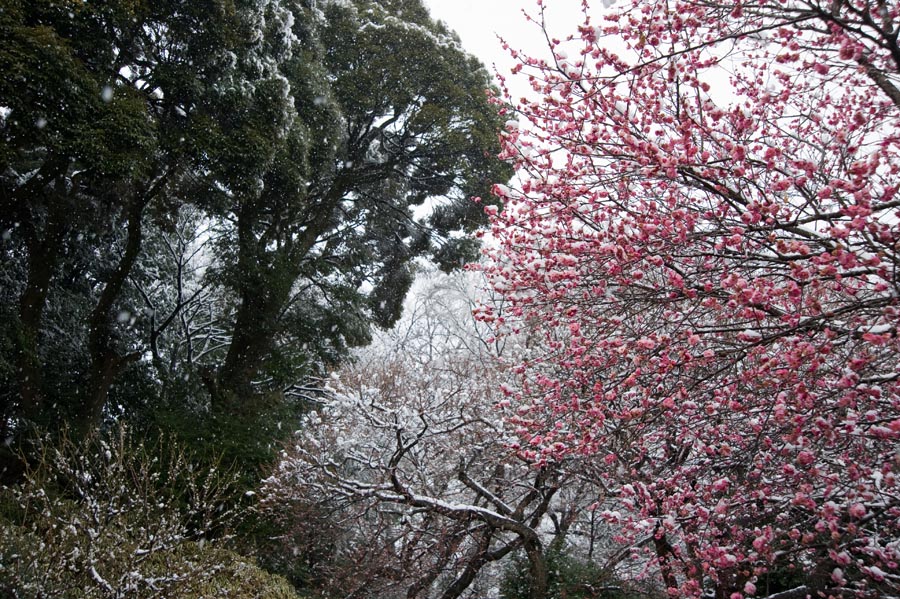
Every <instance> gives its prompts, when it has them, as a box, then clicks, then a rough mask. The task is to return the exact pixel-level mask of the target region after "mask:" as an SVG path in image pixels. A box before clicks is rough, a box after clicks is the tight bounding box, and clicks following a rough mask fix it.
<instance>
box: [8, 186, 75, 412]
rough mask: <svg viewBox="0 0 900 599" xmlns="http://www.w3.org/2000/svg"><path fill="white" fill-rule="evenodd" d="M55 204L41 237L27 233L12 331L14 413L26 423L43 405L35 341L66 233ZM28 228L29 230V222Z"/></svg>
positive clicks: (33, 232)
mask: <svg viewBox="0 0 900 599" xmlns="http://www.w3.org/2000/svg"><path fill="white" fill-rule="evenodd" d="M59 204H60V202H59V201H55V202H51V205H50V206H49V207H48V211H47V222H46V224H45V227H44V231H43V235H42V236H40V237H39V236H38V233H37V232H36V231H34V230H32V231H31V232H30V234H28V237H30V239H29V240H28V244H27V245H28V278H27V281H26V283H25V289H24V291H23V292H22V295H21V297H20V298H19V321H18V323H17V328H16V332H15V339H14V344H15V348H16V369H17V376H18V383H19V401H20V404H19V406H18V408H19V409H18V410H17V411H18V413H19V414H21V415H22V416H24V417H25V418H28V419H30V420H37V419H39V418H40V415H41V414H40V411H41V408H42V405H43V392H42V389H41V380H42V376H41V372H42V370H43V365H42V364H41V360H40V348H39V343H38V338H39V336H40V332H41V325H42V321H43V315H44V308H45V307H46V305H47V296H48V294H49V292H50V282H51V281H52V279H53V274H54V271H55V270H56V267H57V264H58V263H59V257H60V255H61V253H62V245H63V240H64V238H65V234H66V231H67V230H68V228H67V226H66V219H65V215H64V212H65V210H64V207H63V206H60V205H59ZM28 226H29V228H31V227H33V223H30V224H29V225H28ZM3 410H4V416H6V417H9V416H12V415H13V414H12V413H11V412H12V410H13V407H12V406H3Z"/></svg>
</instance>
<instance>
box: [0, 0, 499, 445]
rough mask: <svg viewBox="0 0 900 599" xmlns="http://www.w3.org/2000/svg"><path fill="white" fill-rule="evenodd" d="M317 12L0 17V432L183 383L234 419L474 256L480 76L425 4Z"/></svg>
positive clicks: (148, 11)
mask: <svg viewBox="0 0 900 599" xmlns="http://www.w3.org/2000/svg"><path fill="white" fill-rule="evenodd" d="M322 8H324V10H325V15H324V18H323V17H322V13H320V12H318V10H316V9H314V8H312V7H311V6H310V4H309V3H307V2H301V1H295V0H283V1H275V0H273V1H270V2H261V3H257V2H240V1H234V0H204V1H201V2H196V1H190V2H188V1H187V0H164V1H160V2H155V1H154V2H149V1H147V0H115V1H112V2H106V3H99V4H98V3H88V4H85V3H82V2H68V1H66V0H41V1H36V2H23V1H21V0H3V2H2V11H0V30H2V34H3V38H4V40H5V43H4V44H3V47H2V48H0V70H2V71H3V72H4V73H5V75H6V76H5V77H4V78H3V81H2V82H0V109H2V112H0V142H2V143H0V158H2V163H0V230H2V233H3V237H2V241H0V252H2V254H0V255H2V258H3V262H2V277H3V279H4V280H8V281H14V282H15V283H14V286H12V287H8V288H5V289H4V291H3V295H4V297H3V299H4V301H5V306H6V309H7V310H8V311H9V313H8V314H7V317H6V318H4V323H3V327H2V333H3V339H2V342H0V349H2V350H3V351H2V356H0V382H2V387H3V388H2V389H0V397H2V398H3V404H2V405H0V416H2V419H3V422H2V426H0V428H3V429H9V430H13V429H15V427H16V426H18V425H17V424H16V423H17V422H18V419H20V418H25V419H28V420H32V421H35V422H42V423H45V424H49V423H51V422H54V421H69V422H72V423H74V424H76V425H77V426H79V427H81V428H83V429H86V428H90V427H91V426H95V425H96V424H97V422H99V420H100V419H101V417H102V415H103V414H104V413H106V414H107V415H110V414H113V413H117V414H119V417H121V416H125V417H129V413H128V410H129V406H134V405H143V406H144V407H145V408H146V407H147V406H150V405H153V404H155V403H158V402H160V401H162V402H163V403H165V402H168V403H170V404H171V403H173V402H174V401H176V400H177V398H178V397H179V395H181V394H180V392H178V391H176V387H177V385H178V381H188V380H190V381H193V382H194V383H197V384H193V386H192V387H191V389H192V393H193V394H194V395H193V396H192V397H191V398H189V399H188V400H186V401H184V402H183V406H182V408H183V409H188V410H196V411H195V413H197V414H200V415H202V414H204V413H205V412H207V411H210V410H212V411H213V412H215V413H216V414H217V417H223V418H224V417H225V416H226V415H227V414H231V415H232V416H234V417H238V416H241V417H243V416H245V415H246V414H248V413H250V412H253V411H254V409H255V408H254V407H253V406H258V405H260V402H259V401H258V399H256V396H259V397H265V398H270V400H271V398H272V397H274V396H277V395H278V394H279V393H281V392H282V391H283V390H284V389H285V388H287V387H289V386H291V385H293V384H295V383H297V382H298V381H302V380H303V379H304V378H305V377H309V376H311V375H320V374H321V373H322V372H324V371H325V370H327V369H328V368H331V367H333V366H334V365H336V364H338V363H339V362H340V361H341V360H343V359H344V358H345V357H346V355H347V352H348V350H349V348H351V347H353V346H358V345H362V344H365V343H367V342H368V341H369V339H370V327H372V326H390V325H391V324H392V323H394V322H395V321H396V320H397V318H398V317H399V314H400V309H401V306H402V302H403V298H404V297H405V295H406V292H407V290H408V289H409V287H410V285H411V282H412V278H413V261H414V260H415V259H416V258H417V257H420V256H425V257H431V258H432V259H434V260H435V261H437V262H438V263H439V264H440V265H441V266H442V268H444V269H451V268H454V267H457V266H459V265H460V264H462V263H464V262H465V261H466V260H468V259H471V258H473V257H474V256H475V250H476V244H475V243H474V242H473V241H472V240H471V239H469V238H467V237H464V236H462V235H463V234H464V233H466V232H471V231H472V230H473V229H474V228H475V227H476V226H478V225H479V224H481V223H483V222H484V215H483V213H482V210H481V207H480V206H479V205H478V204H476V203H474V202H472V201H471V197H472V196H475V195H481V196H484V197H488V187H489V185H490V183H491V182H493V181H496V180H502V179H503V178H505V177H507V176H508V175H509V174H510V171H509V167H508V166H506V165H504V164H502V163H500V162H499V161H498V160H497V159H496V158H495V157H494V156H495V155H496V153H497V151H498V144H497V139H496V135H497V131H498V129H499V128H500V121H499V117H498V115H497V110H496V109H495V107H493V106H492V105H491V104H490V103H489V102H488V99H487V96H486V88H487V87H488V82H489V79H488V76H487V74H486V72H485V71H484V69H483V68H482V67H481V66H480V65H479V64H478V63H477V61H475V60H474V59H473V58H471V57H470V56H468V55H466V54H465V53H464V52H462V51H461V50H460V49H459V47H458V46H457V42H456V40H455V39H454V38H453V36H452V35H451V34H450V33H449V32H447V31H446V30H444V29H443V28H442V26H440V25H437V24H435V23H434V22H432V21H431V20H430V18H429V17H428V14H427V12H426V11H425V9H424V7H423V6H422V4H421V2H419V1H418V0H408V1H404V2H391V3H384V2H370V1H367V0H358V1H356V2H353V3H325V4H324V5H323V7H322ZM426 202H427V203H429V204H430V205H433V209H430V210H422V209H420V207H421V206H422V205H423V204H425V203H426ZM185 215H190V216H187V217H186V216H185ZM185 218H189V219H191V220H192V221H193V222H194V223H203V226H204V227H205V230H204V231H201V232H200V233H197V236H195V237H193V238H192V239H185V238H183V236H182V237H181V238H179V239H177V240H176V237H177V236H178V235H180V234H181V233H183V231H180V230H179V227H180V226H181V224H180V223H183V222H184V219H185ZM174 241H178V242H179V243H181V244H182V245H181V246H180V251H182V252H183V253H190V252H191V251H194V250H195V246H197V245H199V244H201V243H202V244H204V245H205V249H203V251H202V252H201V253H200V254H199V255H195V256H194V257H193V258H192V261H184V262H182V263H178V261H177V260H173V256H174V254H173V251H174V250H173V243H174ZM192 244H193V245H192ZM188 267H190V268H188ZM161 282H163V283H165V284H164V285H160V283H161ZM187 290H189V292H188V291H187ZM198 290H200V293H199V295H192V294H195V293H197V292H198ZM201 300H202V302H205V303H204V304H203V306H199V305H198V304H199V303H200V302H201ZM201 308H202V309H201ZM201 314H202V316H201ZM201 320H202V321H203V322H204V323H206V324H205V325H202V326H201V323H200V321H201ZM203 326H206V327H207V328H203ZM201 346H202V348H203V349H202V351H201V350H199V348H200V347H201ZM126 372H128V373H132V374H135V373H136V376H134V377H128V385H127V387H128V388H127V389H125V388H123V389H117V388H116V387H117V386H119V385H122V384H123V381H124V380H125V378H126V377H124V376H123V375H124V373H126ZM142 385H143V386H145V389H144V390H141V388H140V387H141V386H142ZM198 394H199V395H198ZM142 396H143V397H142ZM113 398H114V399H115V401H114V402H113V401H111V400H112V399H113ZM267 401H269V400H267ZM262 403H266V402H265V401H264V402H262ZM150 409H152V408H150Z"/></svg>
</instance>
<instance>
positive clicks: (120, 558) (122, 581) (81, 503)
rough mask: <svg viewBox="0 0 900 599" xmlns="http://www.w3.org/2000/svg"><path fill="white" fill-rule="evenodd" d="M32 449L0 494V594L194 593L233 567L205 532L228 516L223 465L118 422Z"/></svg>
mask: <svg viewBox="0 0 900 599" xmlns="http://www.w3.org/2000/svg"><path fill="white" fill-rule="evenodd" d="M35 449H36V451H35V457H34V458H33V460H32V461H31V463H32V466H31V467H30V468H29V469H28V471H27V472H26V476H25V479H24V481H23V482H22V483H21V484H19V485H16V486H12V487H5V488H3V489H2V495H0V504H2V505H0V594H3V593H5V594H6V595H4V596H7V595H8V596H12V597H38V596H39V597H85V598H87V597H104V598H106V597H125V596H130V597H136V596H139V597H174V596H204V595H203V594H202V593H201V591H202V589H204V588H205V587H206V585H208V584H209V582H210V581H212V580H214V579H215V578H216V577H217V576H219V575H220V573H221V572H222V571H223V570H225V569H226V568H227V567H233V566H234V564H231V565H230V566H229V564H228V563H224V562H222V561H221V560H220V558H221V555H222V554H221V553H216V552H215V551H214V550H213V549H214V548H213V547H211V546H212V545H214V544H215V543H214V542H213V541H207V538H209V537H211V536H212V535H213V534H215V535H216V537H220V538H221V535H220V534H219V533H221V532H222V531H224V530H225V529H226V528H227V527H228V526H229V525H231V524H232V523H233V522H234V521H235V518H236V516H237V512H236V509H235V508H234V507H230V506H233V505H234V502H233V501H232V497H231V495H232V493H233V491H232V485H233V477H232V476H231V474H230V473H228V472H223V471H221V470H220V469H217V468H205V469H199V468H195V467H194V466H193V464H192V463H191V461H190V459H189V458H188V456H187V455H186V454H185V453H184V452H183V451H182V450H180V449H179V448H178V447H177V446H176V445H175V444H173V443H171V442H168V441H165V440H164V441H160V442H158V443H155V444H153V445H152V446H151V445H145V444H144V443H142V442H140V441H138V440H137V437H136V436H133V435H132V434H131V433H130V432H129V431H128V430H126V429H125V428H118V429H115V430H114V431H111V432H109V433H105V434H97V435H95V436H92V437H90V438H88V439H86V440H84V441H74V440H72V439H71V438H70V437H68V436H66V435H62V436H61V437H60V438H57V439H56V440H54V441H50V440H49V439H46V438H45V439H42V440H39V441H37V442H36V447H35ZM232 561H234V560H232ZM198 593H200V594H199V595H198ZM186 594H187V595H186Z"/></svg>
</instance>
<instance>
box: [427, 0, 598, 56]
mask: <svg viewBox="0 0 900 599" xmlns="http://www.w3.org/2000/svg"><path fill="white" fill-rule="evenodd" d="M547 4H548V5H549V6H548V8H547V10H546V17H547V21H548V25H549V27H550V30H551V31H552V32H553V33H554V35H557V36H560V37H562V36H565V35H567V34H569V33H572V32H575V31H577V28H578V26H579V25H580V24H581V23H582V21H583V17H582V13H581V0H551V1H550V2H547ZM596 4H597V5H598V6H602V4H601V2H600V0H597V1H596ZM425 5H426V6H428V8H429V10H430V11H431V16H432V17H433V18H435V19H437V20H440V21H444V22H445V23H446V24H447V25H448V26H449V27H450V29H453V30H454V31H456V32H457V33H458V34H459V37H460V38H461V39H462V43H463V47H464V48H465V49H466V50H467V51H469V52H471V53H472V54H474V55H475V56H477V57H478V58H480V59H481V61H482V62H483V63H484V64H485V66H487V67H488V69H489V70H490V71H491V72H493V66H494V65H495V64H496V66H497V67H498V70H499V71H500V72H501V73H506V72H508V70H509V69H510V68H511V67H512V65H513V64H515V63H514V62H513V61H512V59H511V58H510V57H509V56H508V55H507V54H506V53H505V52H504V50H503V49H502V47H501V46H500V42H499V41H498V39H497V35H500V36H501V37H503V38H504V39H506V40H507V41H508V42H509V44H510V46H512V47H513V48H516V49H521V50H524V51H525V52H526V53H527V54H530V55H537V56H543V55H545V53H546V52H547V50H546V48H547V43H546V41H545V40H544V38H543V37H542V35H541V32H540V30H539V29H538V28H537V27H536V26H534V25H533V24H531V23H527V22H526V20H525V17H524V16H523V14H522V10H523V9H524V10H527V11H528V12H529V13H530V14H537V2H536V1H535V0H425ZM595 18H596V17H595Z"/></svg>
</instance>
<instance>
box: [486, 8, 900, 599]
mask: <svg viewBox="0 0 900 599" xmlns="http://www.w3.org/2000/svg"><path fill="white" fill-rule="evenodd" d="M543 4H544V3H543V2H542V1H539V2H538V8H539V14H540V15H541V17H540V18H535V19H534V21H535V23H536V24H537V25H539V26H544V22H543ZM583 4H584V15H585V19H584V23H583V25H582V26H580V27H579V28H578V29H577V33H575V34H573V35H571V36H569V37H568V38H566V39H555V38H553V37H552V36H551V35H549V34H547V39H548V42H549V44H550V49H551V51H552V59H550V60H539V59H532V58H527V57H524V56H522V55H519V54H516V56H517V57H518V59H519V61H520V62H519V64H518V66H517V67H516V69H515V70H514V71H515V72H516V73H521V75H520V76H527V77H528V80H529V82H530V84H531V86H532V88H533V89H534V91H535V92H536V93H537V94H538V95H539V96H540V99H539V100H529V99H525V98H523V99H521V100H518V101H516V100H515V99H514V98H510V97H509V94H508V92H507V101H508V104H509V107H508V115H509V118H510V121H509V122H508V123H507V130H506V133H505V134H504V154H505V156H506V157H507V158H509V159H511V160H514V161H515V163H516V165H517V166H518V168H519V169H520V173H521V176H520V178H519V183H517V184H516V185H515V186H513V187H505V186H498V187H497V188H496V189H495V192H496V193H497V194H498V195H499V196H500V197H501V198H502V200H503V201H504V203H505V205H504V208H503V210H502V211H500V212H499V213H498V212H496V210H495V209H494V208H493V207H488V208H487V210H488V212H489V213H490V214H492V218H493V225H492V234H493V236H494V237H495V238H496V240H497V243H496V245H495V246H494V247H493V248H492V249H490V250H489V251H488V253H489V254H490V257H491V260H490V261H489V263H488V265H487V266H486V267H485V270H486V271H487V273H488V276H489V277H490V278H491V280H492V281H493V284H494V286H495V288H496V289H497V290H499V291H501V292H502V293H503V295H504V296H505V298H506V299H507V300H508V301H509V302H510V307H508V308H507V316H505V318H506V319H507V320H508V318H509V317H508V314H510V313H511V314H514V315H516V316H517V318H518V322H520V323H523V325H524V324H527V325H528V326H529V327H538V330H539V331H540V332H541V335H540V339H541V341H540V342H541V343H542V344H543V349H544V351H543V352H542V354H541V355H540V357H531V358H530V359H529V360H528V361H526V362H523V363H522V364H521V365H520V366H519V367H518V370H517V371H518V373H519V375H520V378H519V385H518V386H517V388H516V389H514V390H510V391H509V395H510V396H512V397H511V399H515V402H516V404H517V405H518V412H517V415H516V417H515V418H514V421H515V423H516V424H517V425H518V430H519V432H520V435H521V438H522V442H521V447H520V451H521V452H522V453H523V454H524V455H526V456H527V457H529V458H532V459H536V460H538V461H541V460H553V459H558V458H559V457H560V456H564V455H568V454H586V455H592V456H595V458H596V461H597V466H598V468H599V472H600V474H599V475H598V476H599V478H600V480H601V481H602V482H603V483H604V485H606V487H607V490H608V492H609V493H610V494H611V495H612V496H614V497H617V498H618V503H619V504H620V506H621V507H620V508H619V509H617V510H615V511H607V512H604V515H605V516H606V517H607V518H608V519H609V520H611V521H615V522H618V523H619V524H621V525H622V526H623V530H624V531H625V534H624V537H625V538H626V539H629V538H630V539H631V540H636V539H639V538H642V537H645V536H646V535H648V534H652V537H653V539H652V542H651V543H649V544H647V545H646V546H647V547H648V548H649V549H650V550H651V552H652V555H653V558H654V562H655V566H656V569H657V570H658V572H659V573H660V574H661V577H662V582H663V583H664V585H665V586H666V587H667V588H668V589H669V593H670V594H671V595H673V596H699V595H701V594H704V593H711V594H713V595H714V596H715V597H730V598H738V597H744V596H747V597H750V596H754V597H758V596H766V595H773V596H774V594H775V593H776V592H777V593H780V594H779V595H778V596H779V597H794V596H797V597H803V596H807V595H811V596H835V597H837V596H844V597H850V596H860V597H868V596H873V597H874V596H895V595H897V594H900V570H898V562H900V486H898V482H897V478H898V471H900V452H898V450H897V447H898V439H900V382H898V377H900V363H898V362H900V360H898V356H900V346H898V345H900V342H898V325H900V306H898V298H897V293H898V278H897V276H898V275H897V267H898V264H900V251H898V243H900V212H898V208H900V201H898V199H897V198H896V197H895V194H896V192H897V190H898V185H900V153H898V143H900V128H898V124H900V120H898V119H900V89H898V83H900V45H898V41H897V40H898V30H900V8H898V6H897V4H896V3H893V2H866V1H863V0H851V1H845V0H835V1H831V0H829V1H828V2H822V1H819V0H806V1H805V0H786V1H779V2H775V1H768V0H759V1H755V2H727V3H717V2H714V1H713V2H686V1H679V0H672V1H669V2H645V1H641V0H634V1H633V2H628V3H626V4H625V5H624V6H621V7H613V8H612V10H611V11H609V12H608V13H607V14H606V15H604V17H603V19H602V21H601V22H600V23H599V24H598V23H597V22H596V21H595V20H592V18H591V10H590V8H589V6H588V3H587V2H586V1H585V2H584V3H583ZM544 31H545V32H546V27H544ZM570 55H571V56H570ZM481 317H482V318H484V319H485V320H486V321H496V320H498V318H497V316H496V315H494V314H493V313H492V311H491V309H490V308H489V307H486V308H484V309H483V310H482V311H481ZM791 572H793V574H790V573H791ZM786 573H788V574H790V575H786ZM788 579H790V581H792V582H793V584H789V582H790V581H789V580H788Z"/></svg>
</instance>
